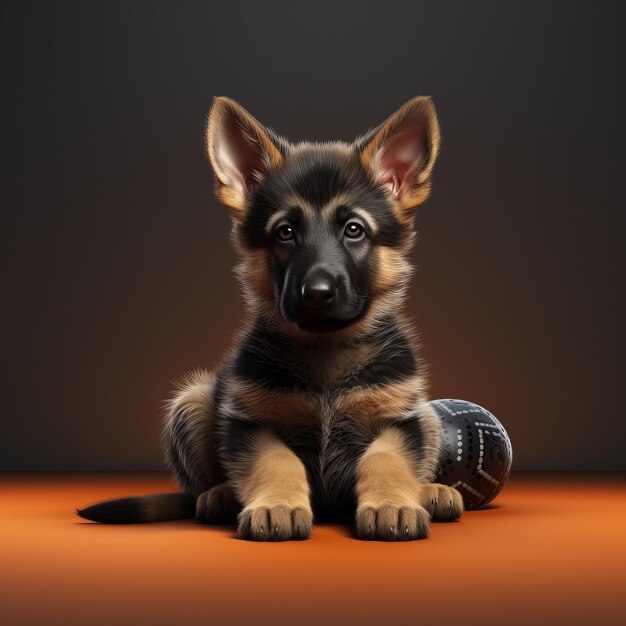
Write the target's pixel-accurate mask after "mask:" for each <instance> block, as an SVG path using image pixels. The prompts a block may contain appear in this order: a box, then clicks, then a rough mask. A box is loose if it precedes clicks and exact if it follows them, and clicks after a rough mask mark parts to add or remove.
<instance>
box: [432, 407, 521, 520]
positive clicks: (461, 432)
mask: <svg viewBox="0 0 626 626" xmlns="http://www.w3.org/2000/svg"><path fill="white" fill-rule="evenodd" d="M430 404H431V406H432V407H433V409H434V410H435V412H436V413H437V415H438V416H439V418H440V419H441V425H442V451H441V457H440V459H439V471H438V476H437V478H436V482H438V483H442V484H444V485H449V486H451V487H455V488H456V489H458V491H459V492H460V493H461V495H462V496H463V502H464V503H465V508H466V509H476V508H478V507H481V506H483V505H485V504H487V503H488V502H491V500H493V499H494V498H495V497H496V496H497V495H498V493H500V490H501V489H502V487H503V486H504V483H505V482H506V479H507V478H508V477H509V474H510V472H511V462H512V461H513V449H512V448H511V441H510V439H509V436H508V435H507V434H506V431H505V430H504V428H503V427H502V424H500V422H499V421H498V420H497V419H496V418H495V417H494V416H493V415H492V414H491V413H490V412H489V411H487V409H484V408H483V407H482V406H479V405H478V404H474V403H473V402H467V401H466V400H433V401H432V402H431V403H430Z"/></svg>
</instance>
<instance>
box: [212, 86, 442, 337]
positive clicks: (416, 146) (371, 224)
mask: <svg viewBox="0 0 626 626" xmlns="http://www.w3.org/2000/svg"><path fill="white" fill-rule="evenodd" d="M207 148H208V153H209V158H210V161H211V164H212V166H213V170H214V173H215V179H216V187H217V196H218V198H219V199H220V200H221V201H222V202H223V203H224V204H226V205H228V206H229V207H230V208H231V210H232V217H233V224H234V230H233V233H234V239H235V242H236V246H237V248H238V250H239V251H240V252H241V254H242V260H241V263H240V264H239V266H238V275H239V278H240V280H241V283H242V286H243V289H244V296H245V299H246V303H247V304H248V306H249V307H251V308H253V309H254V310H255V311H257V312H259V313H261V314H264V315H266V316H271V317H272V319H275V320H277V321H278V322H279V323H280V324H281V325H282V326H283V327H284V328H285V329H287V330H289V331H291V332H296V333H299V334H300V333H307V334H311V333H334V334H340V335H345V334H346V333H351V332H355V331H357V330H358V329H363V328H367V327H369V326H371V325H372V324H373V323H375V322H376V320H379V319H381V318H382V317H383V316H384V315H385V314H388V312H389V311H390V310H393V309H395V308H396V307H397V306H399V305H400V303H401V300H402V296H403V295H404V291H405V288H406V283H407V279H408V277H409V275H410V265H409V263H408V261H407V259H406V256H407V252H408V250H409V249H410V247H411V244H412V242H413V235H414V233H413V227H412V217H413V209H414V208H415V207H416V206H418V205H419V204H421V203H422V202H424V201H425V200H426V198H427V197H428V194H429V191H430V181H431V174H432V170H433V166H434V164H435V159H436V157H437V151H438V148H439V128H438V125H437V118H436V115H435V109H434V107H433V104H432V102H431V100H430V98H427V97H421V98H414V99H413V100H410V101H409V102H407V103H406V104H405V105H404V106H402V107H401V108H400V109H399V110H398V111H396V112H395V113H394V114H393V115H392V116H391V117H389V118H388V119H387V120H386V121H384V122H383V123H382V124H381V125H380V126H378V127H376V128H374V129H372V130H370V131H369V132H368V133H366V134H365V135H363V136H362V137H359V138H358V139H356V140H355V141H354V142H353V143H345V142H332V143H307V142H304V143H299V144H291V143H289V142H288V141H287V140H285V139H284V138H282V137H279V136H278V135H276V134H275V133H274V132H273V131H272V130H271V129H269V128H266V127H264V126H262V125H261V124H260V123H259V122H258V121H257V120H255V119H254V118H253V117H252V116H251V115H250V114H249V113H248V112H247V111H245V110H244V109H243V108H242V107H241V106H240V105H239V104H237V103H236V102H234V101H233V100H229V99H227V98H216V100H215V102H214V104H213V107H212V108H211V112H210V114H209V122H208V128H207Z"/></svg>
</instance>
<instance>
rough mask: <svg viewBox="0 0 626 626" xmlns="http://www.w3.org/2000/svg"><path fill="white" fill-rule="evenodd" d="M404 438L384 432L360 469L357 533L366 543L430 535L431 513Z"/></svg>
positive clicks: (366, 452) (369, 448)
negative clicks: (427, 507) (424, 500)
mask: <svg viewBox="0 0 626 626" xmlns="http://www.w3.org/2000/svg"><path fill="white" fill-rule="evenodd" d="M423 487H424V484H423V483H422V482H420V480H419V479H418V472H417V471H416V468H415V464H414V461H413V460H412V459H411V456H410V454H409V452H408V450H407V446H406V443H405V440H404V437H403V435H402V433H401V432H400V431H398V430H397V429H394V428H389V429H386V430H384V431H383V432H382V433H381V434H380V435H379V436H378V437H377V438H376V439H375V440H374V441H373V442H372V443H371V444H370V445H369V447H368V448H367V449H366V451H365V452H364V454H363V456H362V457H361V459H360V460H359V462H358V465H357V483H356V494H357V512H356V531H357V535H358V536H359V537H360V538H363V539H384V540H390V539H399V540H402V539H416V538H423V537H426V536H427V535H428V521H429V514H428V511H427V510H426V509H425V508H424V507H423V506H422V503H421V502H422V495H421V494H422V489H423Z"/></svg>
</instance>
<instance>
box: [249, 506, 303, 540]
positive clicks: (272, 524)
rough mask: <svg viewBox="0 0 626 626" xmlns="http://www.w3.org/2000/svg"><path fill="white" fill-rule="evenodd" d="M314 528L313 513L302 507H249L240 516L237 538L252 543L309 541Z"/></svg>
mask: <svg viewBox="0 0 626 626" xmlns="http://www.w3.org/2000/svg"><path fill="white" fill-rule="evenodd" d="M312 528H313V513H312V512H311V511H310V510H309V509H306V508H304V507H301V506H300V507H289V506H286V505H284V504H279V505H274V506H257V507H250V508H248V507H247V508H245V509H244V510H243V511H242V512H241V514H240V515H239V526H238V528H237V536H238V537H239V538H240V539H249V540H251V541H289V540H291V539H308V538H309V537H310V536H311V529H312Z"/></svg>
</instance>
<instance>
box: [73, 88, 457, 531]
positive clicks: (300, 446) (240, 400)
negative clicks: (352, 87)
mask: <svg viewBox="0 0 626 626" xmlns="http://www.w3.org/2000/svg"><path fill="white" fill-rule="evenodd" d="M207 149H208V155H209V159H210V161H211V165H212V167H213V171H214V173H215V181H216V187H217V196H218V198H219V199H220V200H221V201H222V202H223V203H224V204H226V205H228V206H229V207H230V209H231V212H232V219H233V230H232V238H233V241H234V244H235V247H236V249H237V251H238V252H239V253H240V257H241V261H240V263H239V265H238V267H237V275H238V277H239V280H240V282H241V286H242V288H243V294H244V298H245V303H246V305H247V308H248V310H249V313H250V322H249V324H248V326H247V327H246V328H245V329H244V330H243V332H242V333H241V335H240V337H239V339H238V341H237V342H236V344H235V346H234V348H233V349H232V351H231V352H230V354H229V355H228V356H227V357H226V358H225V360H224V361H223V363H222V364H221V365H220V366H219V367H218V368H217V370H216V371H215V373H208V372H205V371H200V372H195V373H193V374H191V375H189V376H188V377H187V379H186V380H185V381H184V382H183V383H182V385H181V386H180V389H179V390H178V392H177V394H176V395H175V397H174V398H173V399H172V400H171V402H170V403H169V405H168V410H167V416H166V420H165V426H164V437H163V439H164V447H165V451H166V457H167V462H168V465H169V467H170V469H171V471H172V472H173V474H174V475H175V476H176V478H177V479H178V481H179V483H180V484H181V486H182V487H183V489H184V493H180V494H159V495H152V496H142V497H136V498H123V499H120V500H113V501H110V502H104V503H100V504H96V505H94V506H91V507H89V508H87V509H84V510H81V511H78V514H79V515H81V516H82V517H85V518H87V519H91V520H94V521H99V522H108V523H130V522H150V521H159V520H166V519H175V518H181V517H186V516H193V515H195V516H196V518H197V519H198V520H200V521H203V522H208V523H225V522H229V521H233V522H235V521H236V522H237V526H238V536H239V537H241V538H243V539H252V540H257V541H282V540H288V539H306V538H308V537H309V536H310V534H311V529H312V524H313V520H314V519H315V520H318V521H320V520H342V519H346V518H349V519H351V520H354V527H355V534H356V536H357V537H359V538H361V539H379V540H389V541H393V540H410V539H421V538H423V537H426V536H427V535H428V532H429V524H430V521H431V519H432V520H435V521H448V520H455V519H457V518H458V517H460V515H461V514H462V511H463V501H462V499H461V496H460V494H459V493H458V492H457V491H456V490H455V489H452V488H450V487H447V486H444V485H439V484H433V479H434V477H435V472H436V468H437V464H438V457H439V445H440V424H439V420H438V418H437V417H436V415H435V413H434V412H433V410H432V409H431V408H430V407H429V405H428V404H427V397H426V392H425V383H424V378H423V374H422V373H421V371H420V366H419V363H418V361H417V359H416V355H415V348H414V340H413V338H412V332H411V329H410V327H409V326H408V324H407V322H406V321H405V320H404V319H403V318H402V316H401V313H400V309H401V307H402V305H403V302H404V299H405V292H406V289H407V281H408V280H409V277H410V275H411V269H412V268H411V265H410V263H409V260H408V256H409V251H410V250H411V247H412V245H413V242H414V236H415V234H414V230H413V224H412V222H413V211H414V209H415V207H417V206H418V205H420V204H421V203H422V202H424V201H425V200H426V198H427V197H428V195H429V191H430V185H431V176H432V172H433V167H434V165H435V159H436V157H437V152H438V149H439V127H438V124H437V117H436V114H435V109H434V106H433V103H432V102H431V100H430V98H428V97H419V98H414V99H413V100H410V101H409V102H407V103H406V104H405V105H404V106H402V107H401V108H400V109H399V110H398V111H397V112H395V113H394V114H393V115H391V117H389V118H388V119H387V120H386V121H384V122H383V123H382V124H381V125H380V126H378V127H376V128H374V129H372V130H370V131H369V132H367V133H366V134H365V135H363V136H361V137H359V138H357V139H356V140H355V141H354V142H353V143H345V142H341V141H336V142H331V143H309V142H302V143H297V144H293V143H290V142H288V141H287V140H286V139H285V138H283V137H280V136H279V135H277V134H276V133H275V132H274V131H273V130H271V129H269V128H266V127H264V126H262V125H261V124H260V123H259V122H258V121H257V120H256V119H255V118H254V117H252V116H251V115H250V114H249V113H248V112H247V111H246V110H244V109H243V108H242V107H241V106H240V105H239V104H237V103H236V102H234V101H233V100H230V99H228V98H216V99H215V101H214V103H213V106H212V108H211V111H210V114H209V119H208V128H207Z"/></svg>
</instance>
